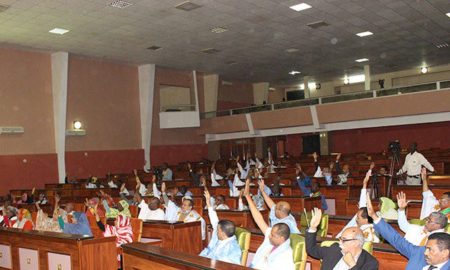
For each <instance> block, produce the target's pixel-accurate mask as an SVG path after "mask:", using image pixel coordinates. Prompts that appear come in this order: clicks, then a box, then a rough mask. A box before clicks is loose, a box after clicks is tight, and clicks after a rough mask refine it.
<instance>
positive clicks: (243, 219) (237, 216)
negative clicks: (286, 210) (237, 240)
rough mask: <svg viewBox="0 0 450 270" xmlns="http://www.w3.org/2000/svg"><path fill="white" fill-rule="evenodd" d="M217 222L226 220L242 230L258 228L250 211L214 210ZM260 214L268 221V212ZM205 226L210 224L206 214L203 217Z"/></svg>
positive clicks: (264, 211) (263, 211)
mask: <svg viewBox="0 0 450 270" xmlns="http://www.w3.org/2000/svg"><path fill="white" fill-rule="evenodd" d="M216 212H217V216H219V220H222V219H228V220H230V221H233V222H234V224H235V225H236V226H237V227H243V228H258V226H257V225H256V223H255V221H254V220H253V217H252V214H251V213H250V210H245V211H237V210H216ZM261 214H262V215H263V217H264V219H265V220H267V221H268V220H269V211H267V210H262V211H261ZM203 218H204V219H205V221H206V223H207V224H210V222H209V217H208V214H206V215H205V216H204V217H203Z"/></svg>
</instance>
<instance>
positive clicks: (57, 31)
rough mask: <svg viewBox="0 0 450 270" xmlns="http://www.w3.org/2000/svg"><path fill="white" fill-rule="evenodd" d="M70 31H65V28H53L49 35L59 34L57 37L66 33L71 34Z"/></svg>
mask: <svg viewBox="0 0 450 270" xmlns="http://www.w3.org/2000/svg"><path fill="white" fill-rule="evenodd" d="M69 31H70V30H67V29H63V28H53V29H52V30H50V31H48V32H49V33H52V34H57V35H64V34H65V33H67V32H69Z"/></svg>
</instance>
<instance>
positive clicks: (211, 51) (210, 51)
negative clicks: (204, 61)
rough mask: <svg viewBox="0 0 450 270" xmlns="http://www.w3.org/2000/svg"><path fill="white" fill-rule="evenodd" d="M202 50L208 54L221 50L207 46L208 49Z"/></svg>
mask: <svg viewBox="0 0 450 270" xmlns="http://www.w3.org/2000/svg"><path fill="white" fill-rule="evenodd" d="M201 52H202V53H207V54H215V53H218V52H220V51H219V50H217V49H214V48H207V49H203V50H201Z"/></svg>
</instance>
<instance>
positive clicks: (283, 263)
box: [250, 228, 295, 270]
mask: <svg viewBox="0 0 450 270" xmlns="http://www.w3.org/2000/svg"><path fill="white" fill-rule="evenodd" d="M271 232H272V228H268V229H267V230H266V232H265V234H264V235H265V237H264V242H263V243H262V244H261V246H259V248H258V250H257V251H256V254H255V257H254V258H253V261H252V263H251V265H250V267H252V268H255V269H263V270H266V269H267V270H269V269H280V270H281V269H282V270H294V269H295V264H294V259H293V255H292V248H291V241H290V240H289V239H288V240H286V241H285V242H284V243H283V244H281V245H280V246H278V247H277V248H276V249H275V250H274V249H273V247H274V246H273V245H272V244H271V243H270V240H269V236H270V233H271Z"/></svg>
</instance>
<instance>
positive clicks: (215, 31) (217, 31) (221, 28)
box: [211, 27, 228, 34]
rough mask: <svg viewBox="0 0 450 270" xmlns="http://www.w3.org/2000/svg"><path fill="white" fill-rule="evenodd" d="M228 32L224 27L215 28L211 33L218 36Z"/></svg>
mask: <svg viewBox="0 0 450 270" xmlns="http://www.w3.org/2000/svg"><path fill="white" fill-rule="evenodd" d="M226 31H228V29H226V28H224V27H215V28H212V29H211V32H213V33H216V34H220V33H223V32H226Z"/></svg>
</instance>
